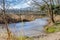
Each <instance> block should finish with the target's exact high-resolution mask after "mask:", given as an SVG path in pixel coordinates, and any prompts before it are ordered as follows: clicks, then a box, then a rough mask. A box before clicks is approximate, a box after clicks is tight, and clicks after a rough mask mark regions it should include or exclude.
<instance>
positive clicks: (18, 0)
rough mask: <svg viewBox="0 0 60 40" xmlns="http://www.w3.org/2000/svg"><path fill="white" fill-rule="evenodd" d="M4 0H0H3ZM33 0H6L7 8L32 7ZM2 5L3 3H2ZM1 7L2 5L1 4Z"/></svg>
mask: <svg viewBox="0 0 60 40" xmlns="http://www.w3.org/2000/svg"><path fill="white" fill-rule="evenodd" d="M1 1H2V0H0V2H1ZM39 1H41V0H39ZM31 2H32V0H5V5H6V8H8V7H9V9H13V8H14V9H21V8H27V7H31ZM0 5H1V4H0ZM0 8H1V6H0Z"/></svg>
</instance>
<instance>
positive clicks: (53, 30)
mask: <svg viewBox="0 0 60 40" xmlns="http://www.w3.org/2000/svg"><path fill="white" fill-rule="evenodd" d="M55 31H56V27H48V28H47V29H46V32H47V33H54V32H55Z"/></svg>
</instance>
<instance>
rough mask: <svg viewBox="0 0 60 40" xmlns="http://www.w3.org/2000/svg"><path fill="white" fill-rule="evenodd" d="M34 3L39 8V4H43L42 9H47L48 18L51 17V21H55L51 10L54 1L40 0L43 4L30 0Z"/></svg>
mask: <svg viewBox="0 0 60 40" xmlns="http://www.w3.org/2000/svg"><path fill="white" fill-rule="evenodd" d="M32 1H33V2H34V3H35V6H37V5H38V6H39V7H40V8H41V6H42V7H43V5H44V7H43V8H44V9H45V10H44V11H48V12H47V13H48V14H49V15H50V18H51V21H52V22H53V23H55V20H54V12H53V9H52V8H53V5H54V1H53V0H42V1H43V2H42V3H43V4H39V3H38V2H37V1H36V0H32Z"/></svg>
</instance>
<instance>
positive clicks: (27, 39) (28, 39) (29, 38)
mask: <svg viewBox="0 0 60 40" xmlns="http://www.w3.org/2000/svg"><path fill="white" fill-rule="evenodd" d="M17 39H18V40H34V39H33V38H32V37H28V36H20V37H17Z"/></svg>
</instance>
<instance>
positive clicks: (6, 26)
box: [2, 0, 10, 40]
mask: <svg viewBox="0 0 60 40" xmlns="http://www.w3.org/2000/svg"><path fill="white" fill-rule="evenodd" d="M2 4H3V6H2V7H3V10H2V14H3V17H2V18H3V20H4V23H5V28H6V30H7V33H8V39H7V40H9V38H10V31H9V28H8V23H7V20H6V16H5V0H3V2H2Z"/></svg>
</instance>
